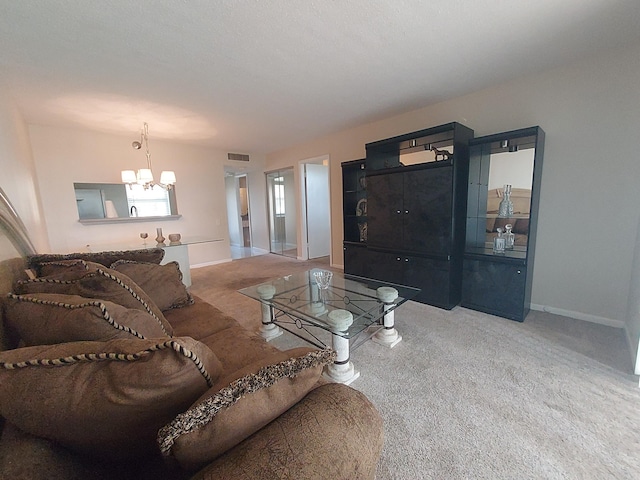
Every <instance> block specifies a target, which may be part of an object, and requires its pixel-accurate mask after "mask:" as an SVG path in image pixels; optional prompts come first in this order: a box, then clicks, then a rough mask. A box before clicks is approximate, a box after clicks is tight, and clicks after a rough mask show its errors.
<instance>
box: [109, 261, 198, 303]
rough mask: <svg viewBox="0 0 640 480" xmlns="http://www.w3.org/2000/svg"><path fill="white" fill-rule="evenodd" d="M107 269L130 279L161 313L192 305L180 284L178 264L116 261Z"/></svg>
mask: <svg viewBox="0 0 640 480" xmlns="http://www.w3.org/2000/svg"><path fill="white" fill-rule="evenodd" d="M109 268H110V269H111V270H115V271H116V272H119V273H123V274H125V275H126V276H127V277H129V278H131V279H132V280H133V281H134V282H135V283H136V284H137V285H139V286H140V288H142V289H143V290H144V291H145V293H146V294H147V295H149V298H151V300H153V302H154V303H155V304H156V305H157V306H158V308H159V309H160V310H161V311H163V312H165V311H167V310H171V309H173V308H182V307H186V306H188V305H193V303H194V300H193V297H192V296H191V294H190V293H189V291H188V290H187V287H186V286H185V285H184V283H182V278H183V275H182V271H181V270H180V265H179V264H178V262H175V261H173V262H168V263H165V264H164V265H157V264H155V263H148V262H134V261H132V260H118V261H117V262H115V263H113V264H111V266H110V267H109Z"/></svg>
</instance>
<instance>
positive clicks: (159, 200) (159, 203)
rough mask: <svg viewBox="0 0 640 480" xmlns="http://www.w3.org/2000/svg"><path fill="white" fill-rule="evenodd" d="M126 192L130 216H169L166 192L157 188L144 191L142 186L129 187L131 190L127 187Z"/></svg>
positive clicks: (169, 206)
mask: <svg viewBox="0 0 640 480" xmlns="http://www.w3.org/2000/svg"><path fill="white" fill-rule="evenodd" d="M126 190H127V204H128V205H129V211H130V212H131V213H132V215H131V216H138V217H162V216H165V215H171V204H170V202H169V191H168V190H165V189H164V188H162V187H159V186H155V187H151V188H147V189H146V190H145V189H144V188H143V187H142V185H131V188H129V187H127V189H126ZM134 212H135V213H134Z"/></svg>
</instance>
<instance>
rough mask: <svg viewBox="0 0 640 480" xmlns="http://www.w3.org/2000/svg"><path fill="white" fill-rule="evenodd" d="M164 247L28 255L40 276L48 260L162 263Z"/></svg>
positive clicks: (109, 263) (103, 262)
mask: <svg viewBox="0 0 640 480" xmlns="http://www.w3.org/2000/svg"><path fill="white" fill-rule="evenodd" d="M164 253H165V252H164V249H162V248H147V249H144V248H143V249H139V250H126V251H106V252H95V253H94V252H78V253H67V254H58V253H43V254H36V255H30V256H29V257H27V261H28V264H29V268H32V269H33V270H34V271H35V272H36V273H37V274H38V276H40V275H42V273H41V272H40V265H41V264H43V263H47V262H59V261H65V260H87V261H89V262H95V263H99V264H101V265H104V266H105V267H108V266H109V265H111V264H112V263H113V262H116V261H118V260H121V259H125V260H134V261H138V262H149V263H160V262H161V261H162V259H163V258H164Z"/></svg>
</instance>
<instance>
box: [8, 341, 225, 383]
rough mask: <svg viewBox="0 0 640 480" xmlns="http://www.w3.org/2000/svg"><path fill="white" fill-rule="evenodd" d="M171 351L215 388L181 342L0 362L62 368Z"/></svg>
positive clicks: (200, 362) (24, 366)
mask: <svg viewBox="0 0 640 480" xmlns="http://www.w3.org/2000/svg"><path fill="white" fill-rule="evenodd" d="M167 349H171V350H174V351H176V352H178V353H179V354H180V355H183V356H184V357H186V358H188V359H189V360H191V361H192V362H193V364H194V365H195V367H196V368H197V369H198V371H199V372H200V374H201V375H202V376H203V378H204V379H205V381H206V382H207V386H208V387H212V386H213V380H212V378H211V375H209V372H207V369H206V368H205V366H204V364H203V363H202V360H200V358H198V356H197V355H196V354H195V353H193V352H192V351H191V350H189V349H188V348H185V347H184V346H183V345H181V344H180V343H179V342H177V341H175V340H167V341H166V342H162V343H157V344H155V345H152V346H150V347H149V348H146V349H144V350H141V351H139V352H135V353H126V354H125V353H114V352H101V353H80V354H77V355H69V356H68V357H60V358H53V359H48V358H39V359H32V360H25V361H22V362H15V363H11V362H0V368H4V369H5V370H15V369H17V368H26V367H35V366H50V367H60V366H65V365H73V364H74V363H81V362H100V361H103V360H115V361H118V362H135V361H138V360H140V359H141V358H144V357H146V356H147V355H149V354H151V353H152V352H158V351H160V350H167Z"/></svg>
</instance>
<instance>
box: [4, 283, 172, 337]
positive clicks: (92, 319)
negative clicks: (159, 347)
mask: <svg viewBox="0 0 640 480" xmlns="http://www.w3.org/2000/svg"><path fill="white" fill-rule="evenodd" d="M5 321H6V325H7V327H8V328H9V329H10V330H11V331H13V332H16V333H17V334H18V336H19V337H20V338H22V340H24V342H25V343H26V344H27V345H43V344H52V343H64V342H71V341H81V340H111V339H114V338H131V337H130V336H134V337H137V338H141V339H144V338H147V337H149V338H161V337H166V336H167V335H166V333H165V332H164V331H163V329H162V328H161V327H160V324H159V323H158V322H157V321H156V320H155V319H154V318H152V317H151V316H150V315H149V314H148V313H147V312H145V311H143V310H138V309H130V308H126V307H123V306H121V305H117V304H115V303H113V302H108V301H101V300H96V299H87V298H84V297H80V296H78V295H61V294H51V293H34V294H29V295H16V294H13V293H9V294H7V301H6V305H5Z"/></svg>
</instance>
